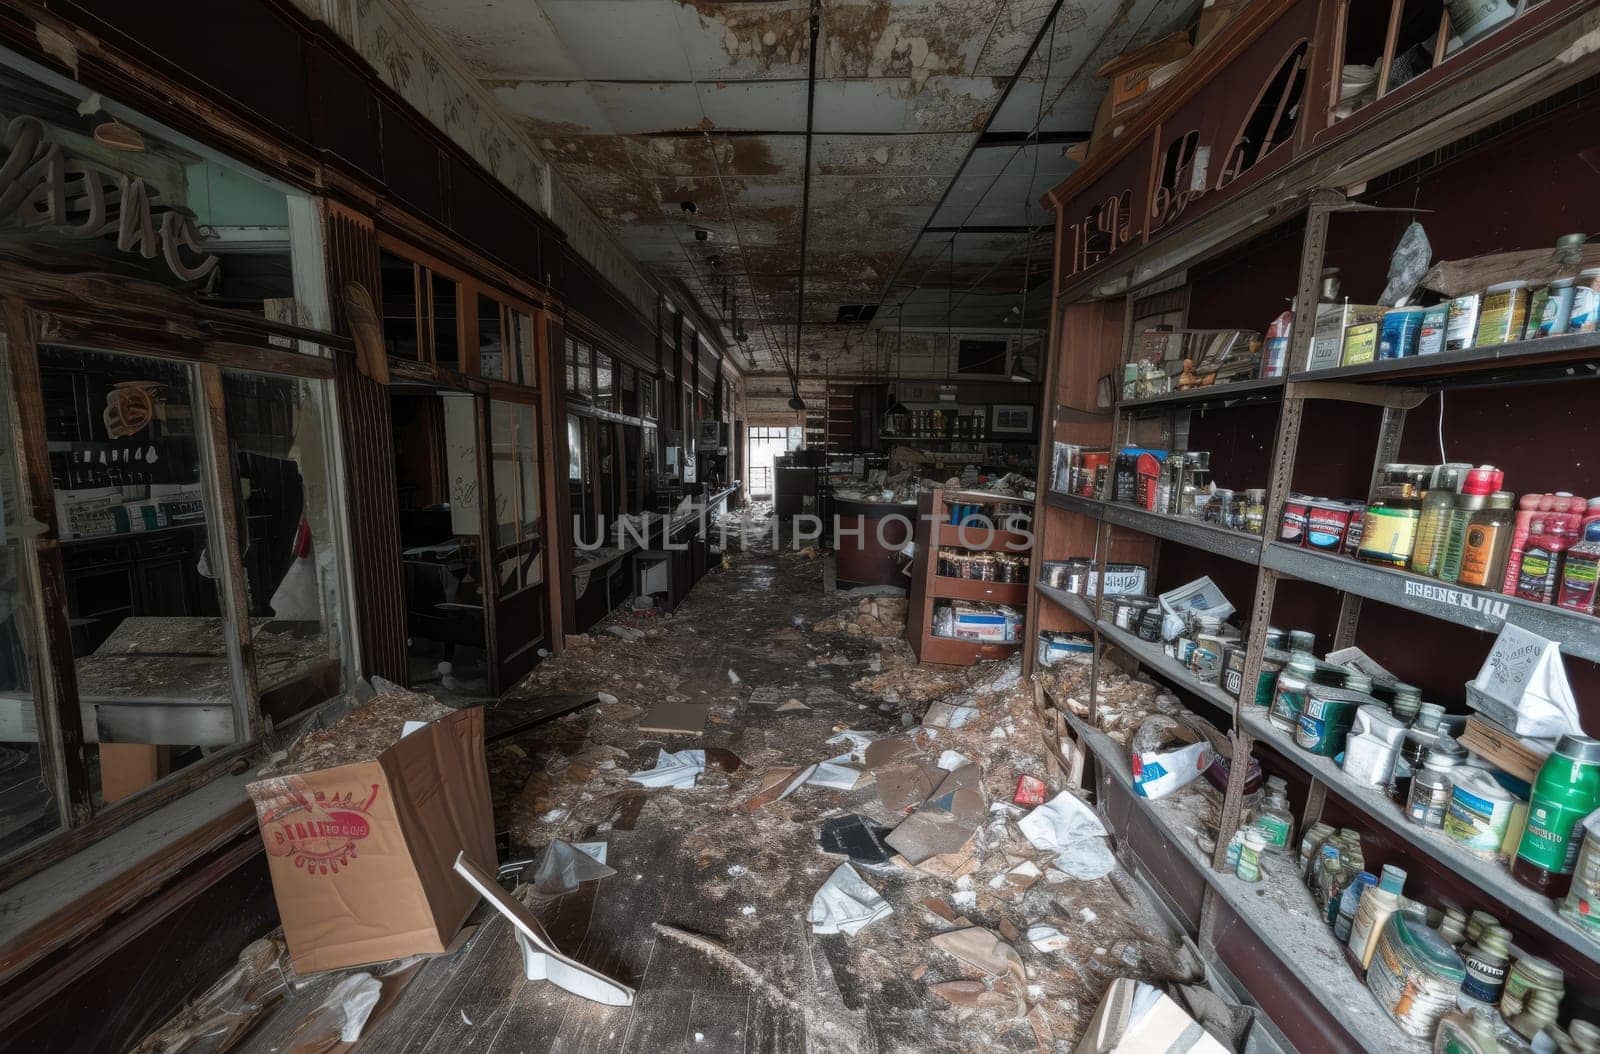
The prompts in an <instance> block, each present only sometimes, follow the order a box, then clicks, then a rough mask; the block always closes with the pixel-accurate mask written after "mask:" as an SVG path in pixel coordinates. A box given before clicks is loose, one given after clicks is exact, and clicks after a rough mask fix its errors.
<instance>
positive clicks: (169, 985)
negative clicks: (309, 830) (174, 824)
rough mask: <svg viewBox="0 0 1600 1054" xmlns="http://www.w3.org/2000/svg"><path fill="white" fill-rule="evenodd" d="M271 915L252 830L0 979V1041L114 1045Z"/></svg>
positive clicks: (96, 1053)
mask: <svg viewBox="0 0 1600 1054" xmlns="http://www.w3.org/2000/svg"><path fill="white" fill-rule="evenodd" d="M277 924H278V910H277V904H276V903H275V902H274V900H273V895H272V881H271V879H270V877H269V876H268V874H267V866H266V854H264V853H263V852H262V851H261V837H260V835H259V834H257V833H256V832H255V831H254V830H253V829H252V830H251V831H249V832H248V833H246V834H245V835H244V836H242V837H241V838H240V839H239V840H238V841H237V842H235V843H234V844H233V845H232V846H230V847H228V848H224V849H219V850H217V851H216V852H215V853H213V854H212V855H211V856H210V857H208V858H206V859H205V860H203V861H201V862H199V863H197V864H195V865H194V866H192V867H190V868H189V869H188V870H187V871H186V872H185V873H184V874H183V875H181V876H179V877H178V878H176V879H175V880H174V881H173V882H172V883H171V884H169V885H168V886H167V887H166V888H165V889H164V890H163V891H162V892H161V893H158V894H156V895H155V896H154V897H151V898H150V899H149V900H148V901H146V902H144V903H142V904H141V905H140V906H138V907H137V908H134V909H132V910H130V911H128V912H127V913H125V914H123V915H121V916H118V917H116V918H114V919H111V920H108V923H107V926H106V928H105V929H103V930H101V931H99V932H98V933H97V934H96V935H95V937H94V938H93V939H92V940H87V941H83V942H81V943H79V944H76V945H73V946H72V947H70V948H66V949H63V950H61V951H59V952H57V953H56V954H55V955H54V956H53V957H52V958H50V959H46V960H44V961H42V962H41V963H40V964H39V965H38V966H36V967H34V968H33V969H31V970H29V971H28V972H27V973H24V974H22V975H21V976H19V977H18V978H17V979H16V980H15V981H13V982H12V983H10V984H8V985H5V986H3V987H0V1035H4V1036H5V1040H4V1042H3V1043H0V1046H4V1047H5V1049H7V1050H26V1051H32V1052H38V1054H54V1052H57V1051H60V1052H62V1054H67V1052H71V1054H122V1052H123V1051H126V1050H129V1049H130V1048H132V1047H133V1046H134V1044H136V1043H137V1042H138V1041H139V1040H140V1039H141V1038H142V1037H143V1036H145V1035H146V1034H148V1033H149V1032H150V1031H151V1030H153V1029H155V1028H157V1027H159V1026H160V1025H161V1024H162V1023H163V1022H164V1021H166V1020H167V1019H168V1018H169V1017H170V1016H171V1015H172V1014H173V1013H175V1012H176V1011H177V1010H178V1008H179V1007H181V1006H182V1005H183V1003H184V1002H185V1001H187V1000H189V999H192V998H194V997H195V996H197V995H199V994H200V993H201V992H202V991H203V990H204V989H205V988H207V987H208V986H209V985H210V984H211V983H212V982H213V981H215V980H216V979H217V978H218V977H219V976H221V975H222V973H223V972H224V971H225V970H227V969H228V967H229V966H230V965H232V963H233V961H234V960H235V958H236V957H237V956H238V954H239V950H240V949H241V948H243V947H244V946H245V945H246V944H248V943H249V942H250V941H252V940H255V939H256V938H258V937H261V936H263V935H264V934H266V933H267V932H269V931H270V930H271V929H272V928H273V927H275V926H276V925H277ZM202 934H203V935H204V939H196V938H197V936H198V935H202Z"/></svg>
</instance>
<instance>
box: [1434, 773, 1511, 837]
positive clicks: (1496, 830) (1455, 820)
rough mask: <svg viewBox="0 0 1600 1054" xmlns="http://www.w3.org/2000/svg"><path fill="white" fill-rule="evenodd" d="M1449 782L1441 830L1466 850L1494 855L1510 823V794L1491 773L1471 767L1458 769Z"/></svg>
mask: <svg viewBox="0 0 1600 1054" xmlns="http://www.w3.org/2000/svg"><path fill="white" fill-rule="evenodd" d="M1452 782H1453V783H1454V787H1453V788H1452V789H1451V792H1450V809H1449V811H1448V812H1447V813H1446V814H1445V818H1444V833H1445V834H1446V835H1448V836H1449V837H1450V838H1451V839H1453V840H1454V841H1456V842H1459V843H1460V845H1461V847H1462V848H1463V849H1466V850H1467V851H1468V852H1471V853H1474V854H1476V855H1478V856H1487V857H1493V856H1498V855H1499V852H1500V843H1501V842H1503V841H1505V837H1506V828H1507V827H1509V826H1510V824H1511V805H1512V801H1511V795H1510V794H1508V793H1506V792H1505V791H1503V790H1501V789H1500V786H1499V785H1498V784H1496V783H1495V782H1494V777H1492V776H1489V775H1488V774H1486V773H1481V774H1480V773H1478V772H1476V771H1474V770H1468V771H1466V772H1463V773H1461V774H1460V775H1459V776H1457V777H1456V778H1455V780H1453V781H1452Z"/></svg>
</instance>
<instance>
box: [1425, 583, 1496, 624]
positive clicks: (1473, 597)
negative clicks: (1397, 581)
mask: <svg viewBox="0 0 1600 1054" xmlns="http://www.w3.org/2000/svg"><path fill="white" fill-rule="evenodd" d="M1406 596H1408V597H1416V598H1417V599H1419V600H1429V601H1432V602H1433V603H1435V604H1443V605H1445V606H1446V607H1453V608H1463V609H1465V610H1467V611H1477V612H1481V613H1482V614H1485V615H1487V616H1489V617H1490V618H1494V619H1501V620H1504V619H1505V617H1506V615H1507V614H1508V613H1509V612H1510V611H1511V605H1510V603H1509V602H1507V601H1504V600H1496V599H1495V598H1494V597H1489V596H1484V595H1483V594H1481V593H1469V592H1466V591H1465V590H1460V589H1450V588H1448V587H1446V586H1436V585H1432V584H1430V583H1427V582H1407V583H1406Z"/></svg>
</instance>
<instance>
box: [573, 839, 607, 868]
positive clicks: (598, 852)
mask: <svg viewBox="0 0 1600 1054" xmlns="http://www.w3.org/2000/svg"><path fill="white" fill-rule="evenodd" d="M608 845H610V843H609V842H573V843H572V848H574V849H576V850H577V851H578V852H580V853H587V854H588V855H589V856H592V857H594V858H595V859H596V860H598V861H600V862H601V863H602V864H603V863H605V862H606V847H607V846H608Z"/></svg>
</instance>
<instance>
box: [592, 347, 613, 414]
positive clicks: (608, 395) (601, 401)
mask: <svg viewBox="0 0 1600 1054" xmlns="http://www.w3.org/2000/svg"><path fill="white" fill-rule="evenodd" d="M615 385H616V374H615V370H614V367H613V366H612V360H611V356H610V355H607V354H605V353H604V352H599V351H597V352H595V355H594V401H595V403H596V404H597V405H599V406H603V407H605V408H606V409H607V410H610V409H613V408H614V406H613V402H612V401H613V400H614V399H615V398H616V394H617V391H616V387H615Z"/></svg>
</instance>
